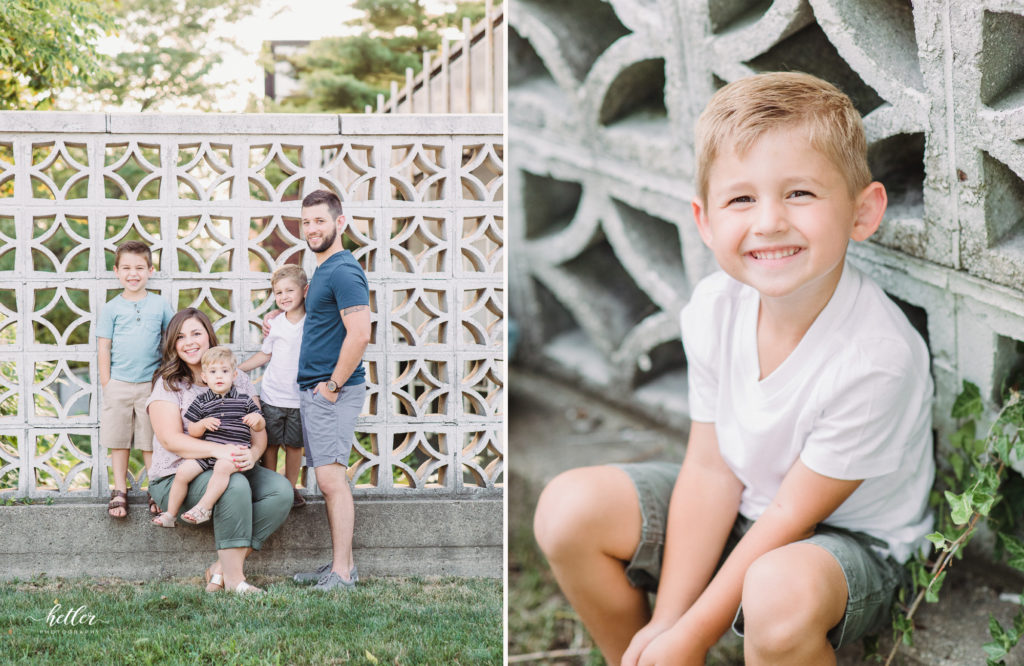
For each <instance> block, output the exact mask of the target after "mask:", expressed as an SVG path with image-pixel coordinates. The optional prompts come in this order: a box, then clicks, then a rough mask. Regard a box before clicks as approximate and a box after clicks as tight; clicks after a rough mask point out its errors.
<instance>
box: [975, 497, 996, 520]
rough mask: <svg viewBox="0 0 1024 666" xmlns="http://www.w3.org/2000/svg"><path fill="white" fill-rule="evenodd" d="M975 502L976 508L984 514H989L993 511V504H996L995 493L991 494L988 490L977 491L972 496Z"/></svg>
mask: <svg viewBox="0 0 1024 666" xmlns="http://www.w3.org/2000/svg"><path fill="white" fill-rule="evenodd" d="M971 499H972V501H973V502H974V510H975V511H977V512H978V513H980V514H981V515H983V516H987V515H988V514H989V512H990V511H992V505H993V504H995V502H996V498H995V495H990V494H988V493H986V492H980V491H979V492H975V493H974V494H973V496H972V498H971Z"/></svg>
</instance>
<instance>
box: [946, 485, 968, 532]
mask: <svg viewBox="0 0 1024 666" xmlns="http://www.w3.org/2000/svg"><path fill="white" fill-rule="evenodd" d="M946 501H947V502H948V503H949V508H950V515H951V517H952V518H953V522H954V523H956V524H957V525H963V524H965V523H966V522H967V521H968V520H969V519H970V517H971V498H970V497H969V491H967V492H964V493H963V494H961V495H955V494H953V493H951V492H950V491H948V490H947V491H946Z"/></svg>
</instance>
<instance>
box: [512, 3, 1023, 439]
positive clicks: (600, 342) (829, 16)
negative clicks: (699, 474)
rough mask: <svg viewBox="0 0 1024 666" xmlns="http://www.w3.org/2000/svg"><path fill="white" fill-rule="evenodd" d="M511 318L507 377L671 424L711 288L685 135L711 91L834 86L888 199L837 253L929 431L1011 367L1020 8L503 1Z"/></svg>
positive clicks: (1019, 303) (990, 390)
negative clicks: (866, 289)
mask: <svg viewBox="0 0 1024 666" xmlns="http://www.w3.org/2000/svg"><path fill="white" fill-rule="evenodd" d="M510 15H511V19H512V21H511V27H512V30H511V33H510V37H509V42H510V47H509V49H510V53H509V58H510V62H511V71H510V90H509V100H510V101H509V119H510V120H509V123H510V130H509V133H510V140H511V141H510V142H511V144H512V146H511V148H512V154H513V157H514V163H513V168H512V170H511V175H512V192H511V196H510V206H509V208H510V210H511V227H510V229H511V236H512V243H513V244H514V247H515V248H516V251H515V253H514V255H513V260H512V264H511V267H510V288H511V291H512V294H511V296H512V300H511V303H512V308H513V315H514V316H515V317H516V319H517V320H518V321H519V322H520V323H521V328H522V329H523V343H522V344H523V352H524V354H523V357H524V361H525V362H527V363H530V364H532V365H534V366H537V367H542V368H544V369H545V370H547V371H549V372H554V373H557V374H559V375H562V376H565V377H568V378H571V379H572V380H574V381H578V382H581V383H583V384H585V385H587V386H589V387H590V388H591V389H593V390H595V391H598V392H600V393H601V395H603V396H605V397H607V398H609V399H611V400H617V401H619V402H622V403H623V404H627V405H630V406H633V407H634V408H640V409H642V410H645V411H646V412H648V413H649V414H651V415H653V416H655V417H656V418H659V419H661V420H663V421H666V422H669V423H673V424H676V425H684V424H685V423H686V411H687V406H686V382H685V373H686V359H685V357H684V355H683V350H682V345H681V343H680V338H679V330H678V323H677V313H678V311H679V309H680V307H681V306H682V305H683V304H685V302H686V300H687V298H688V295H689V293H690V290H691V289H692V287H693V285H694V284H695V283H696V282H697V280H699V279H700V278H701V277H703V276H704V275H706V274H707V273H709V272H710V271H712V270H714V269H715V264H714V261H713V259H712V258H711V256H710V254H709V253H708V252H707V251H706V249H705V248H704V246H703V245H702V243H701V242H700V239H699V237H698V236H697V233H696V229H695V227H694V225H693V222H692V218H691V213H690V199H691V197H692V196H693V194H694V191H693V184H692V183H693V172H694V157H693V138H692V134H693V131H692V128H693V125H694V122H695V120H696V117H697V115H698V114H699V113H700V111H701V110H702V109H703V107H704V105H705V104H706V103H707V100H708V98H709V97H710V96H711V94H712V93H713V92H714V91H715V90H716V89H718V88H719V87H721V86H722V85H724V84H725V83H726V82H729V81H733V80H736V79H738V78H741V77H743V76H746V75H749V74H753V73H757V72H764V71H775V70H800V71H806V72H810V73H812V74H815V75H818V76H820V77H822V78H824V79H826V80H828V81H831V82H832V83H834V84H835V85H837V86H838V87H839V88H841V89H842V90H844V91H845V92H846V93H847V94H849V95H850V97H851V98H852V99H853V102H854V104H855V105H856V107H857V109H858V110H859V111H860V112H861V113H862V114H863V116H864V125H865V127H866V130H867V136H868V141H869V144H870V147H869V160H870V163H871V167H872V170H873V173H874V176H875V178H877V179H878V180H881V181H882V182H883V183H884V184H885V185H886V188H887V190H888V192H889V197H890V206H889V210H888V212H887V214H886V217H885V221H884V223H883V227H882V229H881V231H880V232H879V233H878V234H876V236H875V237H874V238H873V240H872V241H871V242H869V243H865V244H859V245H858V246H856V247H853V248H852V250H851V255H852V258H853V261H854V263H855V264H857V265H858V266H860V267H861V268H863V269H865V270H866V271H867V272H869V273H870V274H871V275H873V276H874V277H875V279H876V280H877V281H879V282H880V283H881V284H882V286H883V287H884V288H885V289H886V291H887V292H888V293H889V294H890V295H891V296H892V297H894V298H895V299H896V300H897V302H898V303H899V304H900V306H901V307H903V309H904V310H905V311H906V312H907V314H908V315H909V317H910V320H911V321H912V322H913V323H914V325H915V326H916V327H917V328H918V329H919V330H920V331H921V333H922V334H923V335H924V337H925V339H926V341H927V342H928V344H929V347H930V349H931V353H932V366H933V372H934V375H935V378H936V382H937V387H938V388H937V391H938V399H937V404H936V408H935V415H936V425H937V429H938V430H939V432H940V434H943V433H947V432H948V430H949V428H950V427H951V423H950V422H949V417H948V414H949V409H950V406H951V404H952V400H953V398H954V397H955V395H956V394H957V393H958V392H959V390H960V382H961V380H962V379H969V380H971V381H973V382H975V383H976V384H978V385H979V386H980V387H981V388H982V391H983V393H984V394H985V395H987V396H988V397H989V398H991V399H993V400H996V399H997V398H998V396H999V394H1000V392H1001V388H1002V386H1003V385H1004V384H1005V382H1006V380H1007V378H1008V377H1010V376H1011V375H1012V374H1014V373H1020V372H1021V371H1022V370H1024V367H1022V360H1024V343H1022V341H1024V5H1022V4H1021V2H1019V0H1003V1H999V0H988V1H983V2H979V1H977V0H915V1H914V2H913V3H911V2H909V0H809V1H808V0H775V1H774V2H769V1H767V0H710V1H709V0H700V1H698V0H609V1H608V2H604V1H602V0H565V1H564V2H558V3H550V2H543V1H541V0H513V2H512V7H511V9H510Z"/></svg>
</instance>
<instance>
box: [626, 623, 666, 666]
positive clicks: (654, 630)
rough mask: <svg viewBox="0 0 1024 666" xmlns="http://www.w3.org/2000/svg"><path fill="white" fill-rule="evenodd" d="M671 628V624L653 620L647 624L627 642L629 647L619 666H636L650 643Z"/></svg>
mask: <svg viewBox="0 0 1024 666" xmlns="http://www.w3.org/2000/svg"><path fill="white" fill-rule="evenodd" d="M671 626H672V623H671V622H658V621H656V620H653V619H652V620H651V621H650V622H648V623H647V625H646V626H645V627H644V628H643V629H641V630H640V631H638V632H636V634H635V635H634V636H633V640H631V641H630V642H629V647H627V648H626V651H625V652H624V653H623V654H622V662H621V666H636V665H637V663H639V660H640V655H641V654H643V651H644V650H645V649H646V648H647V646H648V645H650V644H651V641H653V640H654V639H655V638H657V637H658V636H660V635H661V634H663V633H664V632H665V631H667V630H668V629H669V627H671Z"/></svg>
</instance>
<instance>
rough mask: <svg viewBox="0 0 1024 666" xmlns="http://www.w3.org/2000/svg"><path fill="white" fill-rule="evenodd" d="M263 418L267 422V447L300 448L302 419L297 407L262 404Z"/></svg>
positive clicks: (301, 443) (301, 444)
mask: <svg viewBox="0 0 1024 666" xmlns="http://www.w3.org/2000/svg"><path fill="white" fill-rule="evenodd" d="M263 418H265V419H266V420H267V446H287V447H290V448H293V449H301V448H302V446H303V442H302V419H301V417H300V416H299V408H298V407H275V406H274V405H269V404H267V403H263Z"/></svg>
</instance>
